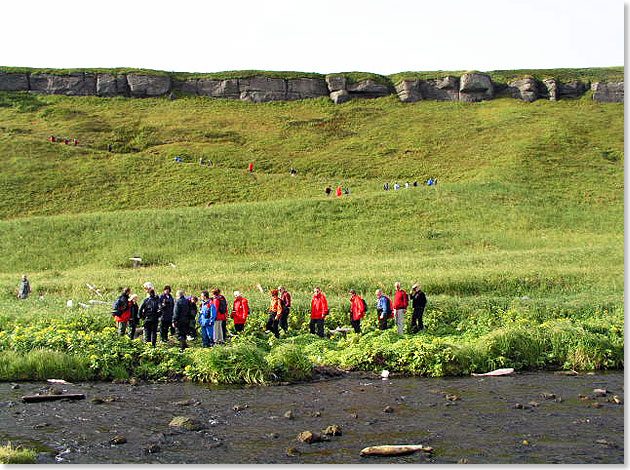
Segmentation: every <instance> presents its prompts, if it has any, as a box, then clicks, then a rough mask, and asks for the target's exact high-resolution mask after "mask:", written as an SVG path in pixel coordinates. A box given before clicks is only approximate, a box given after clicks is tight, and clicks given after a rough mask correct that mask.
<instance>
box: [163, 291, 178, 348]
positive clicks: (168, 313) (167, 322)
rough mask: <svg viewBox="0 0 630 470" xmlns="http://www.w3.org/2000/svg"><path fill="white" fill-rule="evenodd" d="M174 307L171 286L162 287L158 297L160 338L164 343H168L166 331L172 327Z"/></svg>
mask: <svg viewBox="0 0 630 470" xmlns="http://www.w3.org/2000/svg"><path fill="white" fill-rule="evenodd" d="M174 306H175V301H174V300H173V296H172V295H171V286H164V293H163V294H162V295H161V296H160V337H161V339H162V342H164V343H166V342H167V341H168V331H169V330H170V329H171V327H172V323H173V308H174Z"/></svg>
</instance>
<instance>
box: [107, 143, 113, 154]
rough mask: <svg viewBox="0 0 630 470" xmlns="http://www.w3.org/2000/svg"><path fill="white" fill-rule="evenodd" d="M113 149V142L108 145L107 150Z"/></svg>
mask: <svg viewBox="0 0 630 470" xmlns="http://www.w3.org/2000/svg"><path fill="white" fill-rule="evenodd" d="M112 150H113V147H112V144H108V145H107V151H108V152H111V151H112Z"/></svg>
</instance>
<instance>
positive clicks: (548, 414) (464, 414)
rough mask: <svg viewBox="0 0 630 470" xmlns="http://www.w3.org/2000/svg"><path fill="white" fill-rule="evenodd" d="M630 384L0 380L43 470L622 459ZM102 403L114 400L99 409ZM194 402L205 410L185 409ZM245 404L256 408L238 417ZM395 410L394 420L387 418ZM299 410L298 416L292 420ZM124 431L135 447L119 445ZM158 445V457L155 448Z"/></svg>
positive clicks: (605, 378) (1, 401)
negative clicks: (393, 447)
mask: <svg viewBox="0 0 630 470" xmlns="http://www.w3.org/2000/svg"><path fill="white" fill-rule="evenodd" d="M623 385H624V377H623V372H613V373H597V374H595V375H580V376H577V377H566V376H556V375H553V374H552V373H546V372H545V373H523V374H517V375H513V376H504V377H484V378H482V377H464V378H443V379H435V378H432V379H428V378H396V377H393V378H391V379H390V380H381V379H380V378H366V377H365V376H363V377H362V376H359V375H349V376H346V377H343V378H341V379H336V380H330V381H325V382H317V383H309V384H299V385H288V386H278V387H253V388H227V387H203V386H198V385H192V384H188V383H177V384H140V385H126V384H111V383H84V384H73V385H61V386H58V387H60V388H63V389H64V390H65V391H67V392H69V393H85V394H86V395H87V399H86V400H81V401H61V402H49V403H33V404H25V403H23V402H22V401H21V396H22V395H27V394H34V393H37V392H38V391H39V390H40V389H41V388H42V387H44V386H45V384H44V383H41V382H38V383H22V384H20V388H19V389H17V390H13V389H12V388H11V385H10V384H9V383H1V384H0V424H1V426H0V441H7V440H10V441H12V442H13V443H15V444H24V445H27V446H30V447H36V448H37V450H39V451H40V452H42V454H40V455H39V457H38V459H39V461H40V462H42V463H54V462H60V463H134V462H138V463H363V464H366V463H457V462H458V461H462V460H465V461H467V462H468V463H573V464H574V463H590V464H597V463H623V461H624V460H623V453H624V439H623V427H624V411H623V408H624V406H623V404H616V403H614V402H612V401H613V400H612V397H613V395H617V396H618V397H619V398H621V399H623V392H624V390H623ZM594 389H606V390H608V391H609V393H608V394H607V395H606V396H605V397H599V398H597V399H590V400H582V399H580V398H579V395H584V396H593V390H594ZM544 393H547V394H555V395H556V396H557V397H558V396H559V397H562V398H561V400H560V399H558V400H554V399H553V398H551V399H549V398H544V397H543V396H541V394H544ZM453 395H455V396H456V397H457V398H456V397H453ZM95 397H98V398H102V399H105V400H106V401H105V402H104V403H100V404H96V403H93V402H91V399H93V398H95ZM449 397H450V399H449ZM112 398H113V400H114V401H107V400H112ZM189 399H191V400H193V402H194V403H193V404H190V405H181V404H180V405H174V404H173V403H174V402H177V401H183V400H189ZM197 401H198V403H197ZM530 402H535V403H533V404H530ZM517 403H518V404H520V405H523V408H519V407H515V405H516V404H517ZM595 403H599V404H600V405H595V406H594V404H595ZM536 404H537V406H536ZM234 405H239V406H241V407H245V405H247V408H244V409H243V410H242V411H234V409H233V407H234ZM386 406H389V407H391V408H393V412H391V413H386V412H384V411H383V409H384V408H385V407H386ZM289 410H291V411H292V412H293V415H294V418H293V419H287V418H285V417H284V415H285V412H287V411H289ZM174 416H189V417H192V418H195V419H197V420H199V421H201V422H202V423H203V424H204V425H205V426H206V428H205V429H203V430H201V431H186V430H179V429H175V428H172V427H169V422H170V421H171V419H172V418H173V417H174ZM333 424H336V425H339V426H341V429H342V432H343V434H342V435H341V436H334V437H330V438H329V440H328V441H325V442H320V443H314V444H304V443H300V442H298V441H297V439H296V438H297V435H298V434H299V433H300V432H301V431H306V430H310V431H316V432H321V431H322V430H323V429H325V428H326V427H327V426H330V425H333ZM118 435H120V436H124V437H125V438H126V440H127V442H126V443H124V444H119V445H113V444H111V443H110V441H111V439H112V438H113V437H114V436H118ZM524 441H526V442H524ZM377 444H425V445H429V446H432V447H434V448H435V451H434V452H433V454H425V453H422V452H418V453H416V454H412V455H409V456H404V457H361V456H360V455H359V452H360V450H361V449H362V448H363V447H366V446H369V445H377ZM151 445H153V446H154V448H153V450H158V449H157V447H159V451H158V452H156V453H147V449H148V448H149V446H151ZM155 446H157V447H155Z"/></svg>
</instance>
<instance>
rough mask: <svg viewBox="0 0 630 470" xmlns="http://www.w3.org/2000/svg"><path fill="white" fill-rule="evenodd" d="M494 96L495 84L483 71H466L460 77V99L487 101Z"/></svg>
mask: <svg viewBox="0 0 630 470" xmlns="http://www.w3.org/2000/svg"><path fill="white" fill-rule="evenodd" d="M493 98H494V86H493V85H492V80H490V77H489V76H487V75H486V74H483V73H465V74H464V75H462V76H461V78H460V79H459V101H468V102H475V101H485V100H491V99H493Z"/></svg>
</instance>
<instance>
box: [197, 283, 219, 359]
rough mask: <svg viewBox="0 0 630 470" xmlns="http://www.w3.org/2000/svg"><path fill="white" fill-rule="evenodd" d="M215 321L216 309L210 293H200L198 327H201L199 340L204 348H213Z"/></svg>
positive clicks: (205, 291)
mask: <svg viewBox="0 0 630 470" xmlns="http://www.w3.org/2000/svg"><path fill="white" fill-rule="evenodd" d="M216 319H217V308H216V307H215V305H214V302H212V299H210V293H209V292H208V291H207V290H204V291H203V292H202V293H201V309H200V310H199V326H201V340H202V342H203V347H204V348H210V347H212V346H214V322H215V321H216Z"/></svg>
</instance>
